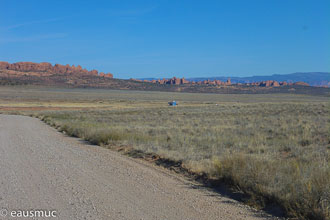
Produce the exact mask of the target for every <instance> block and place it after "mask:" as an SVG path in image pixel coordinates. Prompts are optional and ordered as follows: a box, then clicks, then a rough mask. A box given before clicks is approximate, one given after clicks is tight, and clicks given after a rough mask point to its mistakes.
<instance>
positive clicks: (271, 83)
mask: <svg viewBox="0 0 330 220" xmlns="http://www.w3.org/2000/svg"><path fill="white" fill-rule="evenodd" d="M131 80H133V81H137V82H148V83H156V84H161V85H162V84H170V85H183V84H191V85H218V86H230V85H232V83H231V81H230V79H228V80H227V81H226V82H223V81H220V80H204V81H198V82H194V81H188V80H186V79H185V78H177V77H173V78H171V79H158V80H139V79H131ZM237 85H242V84H241V83H237ZM244 85H247V86H260V87H279V86H288V85H301V86H309V84H308V83H305V82H295V83H288V82H285V81H284V82H277V81H275V80H267V81H261V82H253V83H245V84H244Z"/></svg>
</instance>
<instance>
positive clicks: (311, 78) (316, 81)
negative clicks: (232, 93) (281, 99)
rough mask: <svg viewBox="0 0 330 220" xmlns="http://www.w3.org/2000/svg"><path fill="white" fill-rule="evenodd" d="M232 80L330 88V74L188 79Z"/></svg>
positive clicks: (192, 79)
mask: <svg viewBox="0 0 330 220" xmlns="http://www.w3.org/2000/svg"><path fill="white" fill-rule="evenodd" d="M228 78H230V80H231V82H232V83H252V82H260V81H267V80H275V81H278V82H282V81H286V82H299V81H302V82H306V83H308V84H309V85H311V86H330V72H305V73H291V74H274V75H271V76H249V77H228V76H226V77H222V76H220V77H196V78H188V79H187V80H189V81H195V82H197V81H203V80H207V79H210V80H221V81H226V80H227V79H228Z"/></svg>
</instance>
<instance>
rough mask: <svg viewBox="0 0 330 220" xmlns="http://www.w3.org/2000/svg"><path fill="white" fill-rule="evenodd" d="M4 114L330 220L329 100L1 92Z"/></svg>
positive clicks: (258, 201)
mask: <svg viewBox="0 0 330 220" xmlns="http://www.w3.org/2000/svg"><path fill="white" fill-rule="evenodd" d="M171 100H176V101H177V102H178V103H179V105H178V106H176V107H170V106H168V105H167V102H168V101H171ZM0 112H1V113H4V114H26V115H31V116H35V117H39V118H41V119H42V120H44V121H45V122H46V123H48V124H50V125H52V126H54V127H56V128H58V129H59V130H61V131H63V132H65V133H67V134H68V135H71V136H76V137H80V138H82V139H84V140H87V141H89V142H91V143H94V144H97V145H101V146H104V147H109V148H110V147H111V146H130V147H133V148H134V149H137V150H140V151H142V152H146V153H155V154H158V155H160V156H162V157H164V158H168V159H171V160H175V161H181V162H182V164H183V166H184V167H185V168H187V169H189V170H191V171H193V172H195V173H200V174H206V175H207V176H208V177H209V178H213V179H219V180H223V181H225V182H227V183H229V184H231V185H232V186H233V187H235V188H236V189H238V190H240V191H242V192H244V193H246V194H248V195H250V203H251V204H252V203H253V205H255V206H259V207H260V208H262V207H263V206H265V205H266V204H267V203H271V202H273V203H276V204H278V205H280V206H281V207H282V208H283V209H284V210H285V211H286V213H287V214H288V215H289V216H291V217H297V218H299V219H302V218H306V219H329V218H330V99H329V97H321V96H307V95H291V94H259V95H257V94H256V95H247V94H245V95H239V94H235V95H234V94H233V95H231V94H189V93H169V92H141V91H140V92H135V91H114V90H96V89H56V88H42V87H40V88H35V87H24V88H23V87H0Z"/></svg>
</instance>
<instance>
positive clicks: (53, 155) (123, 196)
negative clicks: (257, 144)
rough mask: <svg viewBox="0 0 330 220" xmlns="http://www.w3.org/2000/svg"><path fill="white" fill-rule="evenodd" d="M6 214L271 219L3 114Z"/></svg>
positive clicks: (1, 174) (1, 198)
mask: <svg viewBox="0 0 330 220" xmlns="http://www.w3.org/2000/svg"><path fill="white" fill-rule="evenodd" d="M0 209H1V210H2V213H5V214H6V213H7V216H6V217H4V218H2V217H1V216H0V219H14V218H13V217H10V212H11V211H13V210H14V211H15V210H16V211H17V210H19V211H20V210H55V211H56V214H57V218H56V219H93V220H94V219H116V220H121V219H130V220H131V219H132V220H134V219H139V220H140V219H150V220H151V219H152V220H154V219H161V220H165V219H167V220H172V219H180V220H183V219H187V220H188V219H189V220H193V219H196V220H202V219H207V220H209V219H210V220H211V219H235V220H236V219H265V218H266V217H265V216H264V217H261V214H260V213H256V212H254V211H252V210H251V209H249V208H247V207H246V206H244V205H241V204H239V203H237V202H236V201H234V200H232V199H229V198H226V197H221V196H220V195H218V194H215V193H213V192H210V191H209V190H206V189H202V188H201V187H198V186H197V185H196V183H193V182H190V181H188V180H185V179H183V178H181V177H180V176H178V175H175V174H172V173H171V172H169V171H166V170H165V169H162V168H158V167H155V166H153V165H150V164H148V163H146V162H142V161H139V160H136V159H132V158H128V157H125V156H123V155H120V154H119V153H117V152H113V151H111V150H107V149H104V148H102V147H98V146H93V145H88V144H85V143H83V142H82V141H79V140H78V139H76V138H70V137H66V136H65V135H63V134H61V133H59V132H57V131H56V130H55V129H53V128H51V127H49V126H47V125H45V124H44V123H43V122H41V121H39V120H38V119H35V118H30V117H24V116H8V115H0ZM4 209H6V210H7V212H6V211H3V210H4ZM0 215H1V211H0ZM20 219H24V218H20ZM48 219H49V218H48ZM268 219H270V218H268Z"/></svg>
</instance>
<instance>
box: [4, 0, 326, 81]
mask: <svg viewBox="0 0 330 220" xmlns="http://www.w3.org/2000/svg"><path fill="white" fill-rule="evenodd" d="M0 60H2V61H8V62H18V61H32V62H43V61H47V62H50V63H52V64H55V63H60V64H75V65H78V64H80V65H81V66H82V67H85V68H87V69H89V70H90V69H97V70H99V71H104V72H112V73H114V75H115V77H117V78H130V77H133V78H141V77H156V78H158V77H172V76H174V75H175V76H178V77H182V76H185V77H199V76H201V77H202V76H205V77H206V76H251V75H269V74H275V73H277V74H286V73H293V72H312V71H327V72H330V0H214V1H212V0H160V1H156V0H153V1H145V0H139V1H138V0H135V1H126V0H104V1H101V0H88V1H87V0H0Z"/></svg>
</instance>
